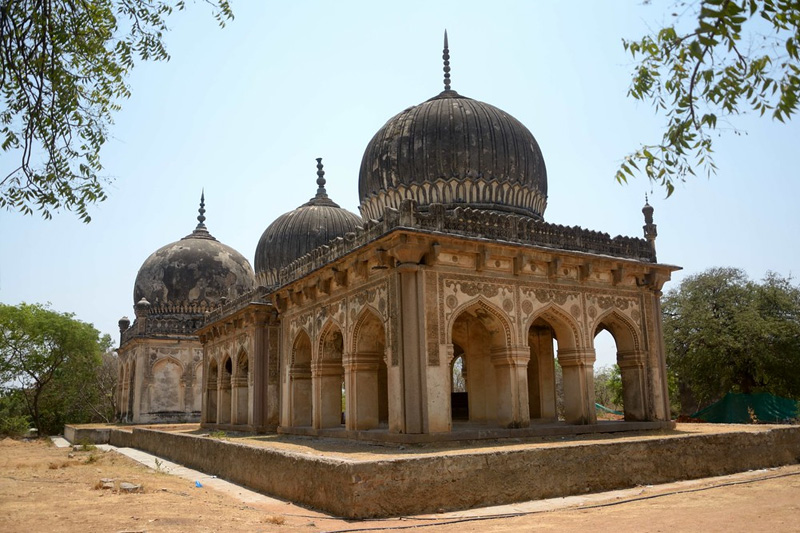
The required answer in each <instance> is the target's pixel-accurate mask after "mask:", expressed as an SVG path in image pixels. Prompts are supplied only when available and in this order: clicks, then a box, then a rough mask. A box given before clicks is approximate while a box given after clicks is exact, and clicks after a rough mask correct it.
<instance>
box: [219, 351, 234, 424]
mask: <svg viewBox="0 0 800 533" xmlns="http://www.w3.org/2000/svg"><path fill="white" fill-rule="evenodd" d="M232 375H233V360H232V359H231V356H230V355H228V354H225V356H224V357H223V358H222V364H221V365H220V373H219V396H218V398H219V409H218V412H219V415H218V417H217V420H218V422H219V423H220V424H230V423H231V377H232Z"/></svg>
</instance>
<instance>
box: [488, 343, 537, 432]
mask: <svg viewBox="0 0 800 533" xmlns="http://www.w3.org/2000/svg"><path fill="white" fill-rule="evenodd" d="M491 360H492V364H493V365H494V375H495V380H496V382H497V422H498V423H499V424H500V426H502V427H507V428H523V427H528V426H529V425H530V423H531V417H530V411H529V410H528V362H529V361H530V351H529V348H528V347H527V346H512V347H508V348H501V349H495V350H492V354H491Z"/></svg>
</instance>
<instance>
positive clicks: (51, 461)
mask: <svg viewBox="0 0 800 533" xmlns="http://www.w3.org/2000/svg"><path fill="white" fill-rule="evenodd" d="M719 429H722V428H719ZM684 431H687V432H695V431H705V430H701V429H700V428H698V427H693V428H686V427H684ZM587 440H588V439H587ZM48 442H49V441H34V442H21V441H14V440H10V439H6V440H3V441H0V531H3V532H24V533H33V532H39V531H44V532H49V531H52V532H81V533H83V532H87V531H89V532H93V531H97V532H101V531H102V532H106V531H110V532H115V531H117V532H120V531H126V532H143V531H148V532H154V531H165V532H169V531H191V532H203V531H287V532H288V531H301V532H302V531H357V530H369V531H380V530H391V529H397V528H403V529H406V528H409V527H414V528H415V529H417V528H420V529H423V530H424V531H431V532H435V533H445V532H446V533H466V532H472V531H475V532H477V531H481V532H483V531H488V532H495V533H499V532H517V531H583V532H585V531H596V532H601V533H602V532H614V533H626V532H640V531H653V532H657V531H664V532H667V531H669V532H674V531H720V532H736V531H748V532H752V531H756V532H758V531H763V532H769V533H777V532H782V531H798V530H800V465H792V466H787V467H783V468H779V469H771V470H766V471H760V472H754V473H748V474H741V475H736V476H729V477H726V478H714V479H709V480H696V481H692V482H687V483H673V484H667V485H659V486H656V487H639V488H637V489H635V490H632V491H625V493H624V494H621V493H606V494H604V495H594V496H591V499H590V500H586V501H584V502H582V503H578V504H565V503H563V501H562V500H558V499H556V500H551V501H550V502H548V503H547V504H545V505H543V506H542V507H541V508H539V509H538V510H536V511H534V512H530V511H528V512H525V513H523V514H520V513H518V511H519V509H524V507H519V506H514V505H509V506H503V507H501V508H496V509H493V510H492V511H491V512H489V511H487V512H482V511H480V510H477V512H476V511H473V512H472V513H471V514H470V516H463V517H459V516H457V515H454V514H450V515H431V516H428V517H416V518H414V517H412V518H403V519H389V520H373V521H364V522H358V521H344V520H340V519H338V518H335V517H330V516H327V515H324V514H323V513H319V512H316V511H313V510H309V509H304V508H302V507H299V506H296V505H294V504H291V503H288V502H281V501H278V500H271V499H265V500H267V501H265V502H259V503H247V504H244V503H242V501H240V500H239V499H238V498H236V497H235V495H229V494H225V493H221V492H217V491H215V490H213V489H210V488H207V487H201V488H198V487H196V486H195V484H194V482H193V481H190V480H185V479H182V478H179V477H176V476H171V475H168V474H165V473H162V472H157V471H153V470H150V469H147V468H145V467H143V466H141V465H139V464H138V463H136V462H134V461H133V460H131V459H128V458H127V457H124V456H122V455H119V454H117V453H115V452H102V451H100V450H86V451H73V449H72V448H56V447H54V446H52V445H49V444H48ZM262 444H263V442H262ZM542 444H543V445H549V443H542ZM352 452H355V454H356V455H357V454H358V452H357V451H356V450H352ZM404 452H405V450H404ZM430 452H432V451H430ZM430 452H429V453H430ZM432 453H435V452H432ZM609 460H612V458H609ZM103 480H106V481H105V485H106V486H109V485H110V486H111V488H103V485H104V483H103ZM111 480H113V481H111ZM122 482H127V483H132V484H134V485H140V486H141V489H140V490H135V491H132V492H125V491H124V490H121V488H120V484H121V483H122ZM498 513H500V514H501V515H500V516H497V514H498ZM490 514H495V516H488V515H490Z"/></svg>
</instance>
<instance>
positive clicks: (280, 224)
mask: <svg viewBox="0 0 800 533" xmlns="http://www.w3.org/2000/svg"><path fill="white" fill-rule="evenodd" d="M324 175H325V172H324V171H323V170H322V158H318V159H317V176H318V177H317V185H318V188H317V194H316V196H314V197H313V198H312V199H311V200H309V201H308V202H306V203H304V204H303V205H301V206H300V207H298V208H297V209H295V210H293V211H289V212H288V213H284V214H283V215H281V216H279V217H278V218H276V219H275V221H274V222H272V224H270V225H269V227H267V229H266V230H264V233H263V234H262V235H261V239H259V241H258V246H257V247H256V257H255V266H256V274H259V275H260V274H264V273H268V272H270V271H277V270H280V269H281V268H283V267H285V266H287V265H288V264H289V263H291V262H292V261H294V260H295V259H298V258H300V257H302V256H304V255H305V254H307V253H308V252H310V251H311V250H314V249H315V248H319V247H320V246H322V245H325V244H328V243H329V242H330V241H332V240H333V239H335V238H337V237H343V236H344V235H345V234H346V233H350V232H353V231H356V230H357V229H358V228H360V227H361V226H362V224H363V222H362V220H361V218H360V217H359V216H358V215H356V214H355V213H352V212H350V211H348V210H347V209H343V208H341V207H339V204H337V203H336V202H334V201H333V200H331V199H330V198H328V194H327V192H326V191H325V178H324Z"/></svg>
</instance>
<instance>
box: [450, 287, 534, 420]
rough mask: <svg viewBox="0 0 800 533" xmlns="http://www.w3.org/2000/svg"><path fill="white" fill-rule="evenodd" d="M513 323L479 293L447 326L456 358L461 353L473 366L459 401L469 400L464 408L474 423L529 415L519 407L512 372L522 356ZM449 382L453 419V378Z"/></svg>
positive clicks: (466, 363) (458, 309)
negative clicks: (516, 345) (516, 347)
mask: <svg viewBox="0 0 800 533" xmlns="http://www.w3.org/2000/svg"><path fill="white" fill-rule="evenodd" d="M511 323H512V321H511V319H510V318H509V317H508V315H507V314H506V313H504V312H503V311H501V310H500V309H498V308H496V307H495V306H493V305H492V304H491V303H490V302H488V301H487V300H486V299H485V298H483V297H481V296H479V297H476V298H474V299H472V300H471V301H469V302H467V303H465V304H464V305H461V306H459V307H458V308H456V309H455V310H454V312H453V315H452V317H451V320H450V322H449V324H448V326H447V335H446V340H447V341H449V342H448V344H450V345H451V346H452V350H453V351H452V353H453V360H455V356H456V353H458V354H459V355H461V356H462V357H463V362H464V365H465V366H466V367H468V368H469V379H468V380H467V381H466V384H465V385H466V394H465V395H463V396H460V397H459V399H458V401H460V402H462V403H466V409H463V411H465V412H468V416H469V422H470V423H477V424H490V425H495V426H501V427H506V426H508V425H509V424H512V425H514V424H524V423H525V422H524V421H525V420H527V418H528V417H527V412H525V413H521V412H519V409H517V408H516V407H515V406H516V405H517V403H518V398H517V391H518V387H517V386H516V385H515V382H514V380H512V375H513V374H515V373H516V370H514V369H515V368H516V365H517V359H518V358H517V357H516V355H517V354H516V351H515V350H514V345H513V341H514V334H513V330H512V328H511ZM448 362H450V361H448ZM448 369H450V367H449V366H448ZM447 383H449V384H450V388H451V390H450V401H451V409H450V416H451V420H452V417H453V415H454V412H453V409H452V407H453V403H452V402H453V390H452V383H453V382H452V379H448V381H447ZM515 427H519V425H516V426H515Z"/></svg>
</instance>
